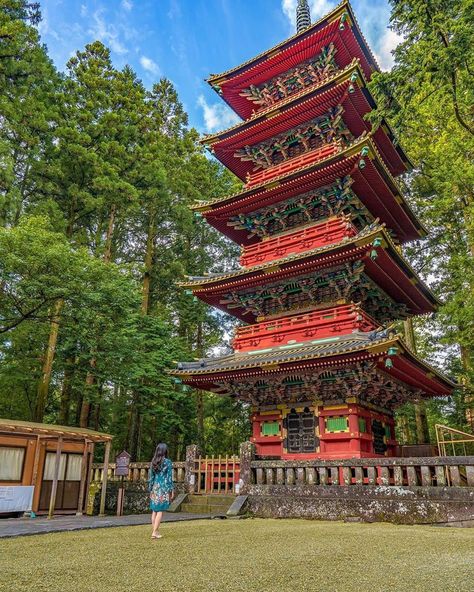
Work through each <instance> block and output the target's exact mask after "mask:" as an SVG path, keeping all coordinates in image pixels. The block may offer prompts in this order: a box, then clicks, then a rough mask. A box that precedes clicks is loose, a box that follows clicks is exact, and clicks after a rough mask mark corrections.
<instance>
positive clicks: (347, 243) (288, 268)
mask: <svg viewBox="0 0 474 592" xmlns="http://www.w3.org/2000/svg"><path fill="white" fill-rule="evenodd" d="M375 239H381V243H382V244H381V246H380V248H379V249H378V251H377V258H376V259H372V258H371V257H370V256H369V255H370V252H371V251H372V250H373V249H374V246H373V243H374V241H375ZM357 260H363V262H364V266H365V267H364V272H365V273H366V274H367V275H368V276H369V277H370V278H371V279H372V280H373V281H374V282H375V283H376V284H377V285H378V286H379V287H380V288H381V289H382V290H383V291H385V292H386V293H387V294H388V295H389V296H390V297H391V298H392V299H393V300H394V301H396V302H401V303H405V304H406V306H407V307H408V310H409V311H410V313H411V314H416V315H417V314H425V313H429V312H434V311H435V310H436V308H437V306H438V305H439V304H440V303H439V301H438V299H437V298H436V296H434V294H433V293H432V292H431V290H430V289H429V288H428V286H426V284H424V283H423V281H422V280H421V279H420V278H419V277H418V275H417V274H416V272H415V271H414V270H413V268H412V267H411V265H410V264H409V263H408V261H407V260H406V259H405V258H404V257H403V255H401V254H400V252H399V251H398V249H397V247H396V246H395V244H394V243H393V242H392V240H391V238H390V236H389V234H388V233H387V231H386V230H385V228H384V227H383V226H380V225H377V224H372V225H370V226H368V227H366V228H365V229H364V230H362V231H361V232H360V233H359V234H357V235H356V236H354V237H346V238H344V239H343V240H342V241H339V242H338V243H336V244H332V245H324V246H322V247H317V248H315V249H311V250H308V251H305V252H303V253H294V254H290V255H288V256H286V257H284V258H282V259H277V260H274V261H269V262H266V263H262V264H259V265H253V266H249V267H245V268H241V269H236V270H233V271H228V272H224V273H215V274H209V275H207V276H199V277H191V278H190V279H189V280H187V281H184V282H180V285H181V286H183V287H187V288H191V289H192V290H193V292H194V293H195V294H196V296H198V297H199V298H200V299H201V300H203V301H205V302H207V303H208V304H212V305H213V306H216V307H218V308H221V309H222V310H224V311H225V312H228V313H229V314H232V315H234V316H238V317H239V318H241V319H243V320H248V319H247V318H246V317H244V316H242V314H241V313H239V312H238V311H237V310H228V309H227V307H226V306H225V305H223V304H221V303H220V298H221V297H222V296H223V295H224V294H227V293H229V292H237V291H242V290H248V289H251V288H253V287H262V285H263V284H270V283H274V282H276V281H279V280H282V279H283V278H287V277H294V276H295V275H297V274H299V275H300V274H306V273H314V272H318V271H320V270H322V269H325V268H327V267H331V266H332V267H333V266H335V265H340V264H342V263H345V262H348V261H357Z"/></svg>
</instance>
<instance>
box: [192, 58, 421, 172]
mask: <svg viewBox="0 0 474 592" xmlns="http://www.w3.org/2000/svg"><path fill="white" fill-rule="evenodd" d="M337 104H341V105H342V106H343V108H344V113H343V119H344V121H345V122H346V124H347V126H348V128H349V129H350V131H351V132H352V134H353V135H354V137H359V136H361V135H362V134H363V133H369V132H371V126H370V124H369V123H368V122H367V121H365V119H364V115H365V114H366V113H369V112H370V111H371V110H372V109H373V107H374V106H375V101H374V99H373V98H372V96H371V94H370V92H369V90H368V88H367V80H366V78H365V76H364V73H363V70H362V69H361V67H360V64H359V61H358V60H353V61H352V62H351V63H350V64H349V65H348V66H347V67H346V68H345V69H344V70H342V71H338V72H335V73H334V75H333V76H331V77H330V78H329V79H327V80H325V81H324V82H322V83H319V84H314V85H312V86H308V87H306V88H303V89H301V91H299V92H298V93H295V94H293V95H290V96H289V97H287V98H286V99H283V100H281V101H279V102H278V103H276V104H274V105H271V106H269V107H267V108H264V109H261V110H259V111H258V112H256V113H255V114H254V115H253V116H252V117H251V118H250V119H248V120H246V121H243V122H240V123H238V124H236V125H234V126H232V127H230V128H228V129H226V130H224V131H222V132H218V133H216V134H211V135H207V136H204V137H203V138H202V140H201V141H202V142H203V143H204V144H207V145H209V146H210V148H211V149H212V151H213V153H214V154H215V156H216V157H217V158H218V159H219V160H220V161H221V162H222V163H223V164H224V165H225V166H227V167H228V168H230V169H231V170H232V171H233V172H234V173H235V174H236V175H238V176H239V177H241V178H242V179H243V178H244V177H245V176H246V174H247V173H250V174H251V173H252V166H253V165H252V163H249V162H242V161H240V160H239V158H238V157H235V156H234V152H235V151H236V150H238V149H239V148H241V147H242V146H244V145H254V144H258V143H260V142H262V141H264V140H268V139H270V138H271V137H273V136H275V135H277V134H278V133H280V132H282V131H285V130H287V129H288V128H292V127H296V126H298V125H301V124H302V123H304V122H305V121H308V120H310V119H314V118H315V117H318V116H320V115H323V114H324V113H326V112H327V111H328V109H329V107H331V106H335V105H337ZM373 138H374V141H375V143H376V144H377V147H378V148H379V150H380V151H381V153H382V155H383V157H384V160H385V162H386V164H387V166H388V168H389V169H390V172H391V173H392V174H394V175H398V174H400V173H402V172H405V171H406V170H407V168H411V163H410V162H409V160H408V157H407V156H406V154H405V153H404V151H403V150H402V148H401V147H400V146H399V145H398V142H397V139H396V138H395V135H394V133H393V131H392V130H391V129H390V127H389V125H388V124H387V122H386V121H383V122H382V124H381V126H380V127H379V128H378V129H377V130H376V131H375V132H374V133H373Z"/></svg>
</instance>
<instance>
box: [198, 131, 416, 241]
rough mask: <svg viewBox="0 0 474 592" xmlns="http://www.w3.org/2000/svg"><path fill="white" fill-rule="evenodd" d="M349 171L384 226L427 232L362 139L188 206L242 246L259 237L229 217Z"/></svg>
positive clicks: (408, 234)
mask: <svg viewBox="0 0 474 592" xmlns="http://www.w3.org/2000/svg"><path fill="white" fill-rule="evenodd" d="M364 148H365V149H367V150H368V151H369V152H368V155H367V156H366V157H364V160H365V165H366V166H365V168H360V167H359V166H358V165H359V162H360V160H361V158H362V156H361V151H363V150H364ZM348 175H349V176H351V177H352V179H353V184H352V187H351V188H352V191H354V193H355V194H356V195H357V196H358V197H359V199H360V200H361V201H362V203H363V204H364V205H365V206H366V208H367V210H369V211H370V213H371V214H372V215H373V216H374V217H376V218H379V219H380V221H381V222H383V223H384V224H386V226H387V227H388V228H390V229H391V230H393V231H394V232H395V234H396V236H397V238H398V240H400V242H402V243H403V242H406V241H409V240H415V239H418V238H421V237H423V236H425V235H426V230H425V228H424V227H423V225H422V224H421V222H420V221H419V220H418V218H417V217H416V215H415V214H414V212H413V210H412V209H411V208H410V206H409V205H408V203H407V202H406V201H405V200H404V199H403V197H402V192H401V190H400V188H399V187H398V183H397V182H396V181H395V179H394V178H393V177H392V175H391V174H390V172H389V171H388V169H387V168H386V166H385V164H384V162H383V160H382V158H381V157H380V154H379V152H378V150H377V148H376V147H375V144H374V143H373V142H372V140H371V139H370V138H362V139H361V140H359V141H358V142H356V143H354V144H353V145H351V146H350V147H349V148H347V149H345V150H344V151H342V152H340V153H338V154H333V155H331V156H329V157H328V158H326V159H324V160H323V161H319V162H311V163H309V164H308V165H306V166H303V167H301V168H300V169H298V170H295V171H293V172H292V173H291V174H287V175H282V176H281V177H280V178H278V179H277V180H275V182H272V183H261V184H260V185H255V186H253V187H251V188H247V189H244V191H242V192H240V193H237V194H235V195H231V196H227V197H220V198H216V199H212V200H208V201H202V202H199V203H198V204H195V205H193V206H191V208H192V209H193V210H195V211H198V212H202V213H203V215H204V216H205V218H206V220H207V222H209V224H212V225H213V226H214V227H215V228H217V230H219V231H220V232H222V233H223V234H225V235H226V236H228V237H229V238H230V239H232V240H234V241H235V242H237V243H239V244H242V245H245V244H250V243H252V242H256V241H257V240H258V238H257V237H253V238H251V239H249V238H248V236H247V232H246V231H245V230H236V229H234V228H231V227H229V226H228V225H227V221H228V220H229V218H230V217H232V216H236V215H237V214H246V213H250V212H254V211H256V210H259V209H261V208H264V207H266V206H270V205H274V204H276V203H279V202H281V201H284V200H287V199H290V198H291V197H294V196H297V195H300V194H302V193H305V192H307V191H312V190H316V189H318V188H321V187H324V186H327V185H330V184H331V183H333V182H334V180H335V179H336V178H342V177H345V176H348Z"/></svg>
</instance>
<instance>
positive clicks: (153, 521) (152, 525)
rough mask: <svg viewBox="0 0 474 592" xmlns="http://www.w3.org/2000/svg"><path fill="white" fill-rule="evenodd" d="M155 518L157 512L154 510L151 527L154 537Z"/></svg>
mask: <svg viewBox="0 0 474 592" xmlns="http://www.w3.org/2000/svg"><path fill="white" fill-rule="evenodd" d="M155 518H156V512H155V511H154V510H152V511H151V527H152V529H153V530H152V533H151V534H152V535H153V534H154V532H155Z"/></svg>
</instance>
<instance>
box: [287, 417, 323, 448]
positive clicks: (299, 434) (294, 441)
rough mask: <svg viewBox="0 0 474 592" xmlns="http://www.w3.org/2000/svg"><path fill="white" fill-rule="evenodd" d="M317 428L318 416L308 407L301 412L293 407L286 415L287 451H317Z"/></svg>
mask: <svg viewBox="0 0 474 592" xmlns="http://www.w3.org/2000/svg"><path fill="white" fill-rule="evenodd" d="M315 429H316V417H315V415H314V413H313V412H312V411H311V410H310V409H309V408H308V407H305V408H304V409H303V411H301V412H298V411H296V410H295V409H292V410H291V411H290V413H288V415H287V416H286V430H287V445H286V449H287V452H288V453H301V452H316V447H317V446H318V444H319V439H318V438H317V437H316V432H315Z"/></svg>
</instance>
